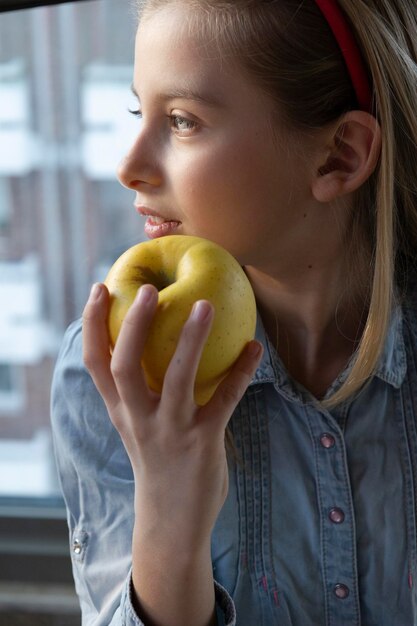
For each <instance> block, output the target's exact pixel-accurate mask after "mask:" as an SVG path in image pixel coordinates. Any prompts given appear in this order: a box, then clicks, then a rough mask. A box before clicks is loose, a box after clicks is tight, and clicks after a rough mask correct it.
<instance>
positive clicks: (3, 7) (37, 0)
mask: <svg viewBox="0 0 417 626" xmlns="http://www.w3.org/2000/svg"><path fill="white" fill-rule="evenodd" d="M86 1H87V0H43V1H42V0H0V13H5V12H6V11H18V10H20V9H33V8H35V7H42V6H50V5H53V4H65V3H66V2H72V3H75V2H86ZM90 1H91V0H90Z"/></svg>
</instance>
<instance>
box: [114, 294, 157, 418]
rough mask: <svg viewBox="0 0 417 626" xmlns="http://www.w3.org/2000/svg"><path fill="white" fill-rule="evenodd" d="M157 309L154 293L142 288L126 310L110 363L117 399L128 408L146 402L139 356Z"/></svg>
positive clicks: (146, 390)
mask: <svg viewBox="0 0 417 626" xmlns="http://www.w3.org/2000/svg"><path fill="white" fill-rule="evenodd" d="M157 305H158V291H157V289H156V288H155V287H154V286H153V285H143V286H142V287H141V288H140V289H139V291H138V294H137V296H136V298H135V300H134V302H133V304H132V305H131V307H130V308H129V310H128V312H127V314H126V317H125V319H124V321H123V324H122V327H121V329H120V333H119V336H118V338H117V342H116V345H115V347H114V350H113V356H112V360H111V371H112V374H113V378H114V381H115V384H116V387H117V391H118V393H119V395H120V398H121V399H122V400H123V402H125V403H126V404H127V405H128V406H132V407H133V406H138V403H139V402H140V405H139V406H142V408H146V407H145V406H144V405H145V404H146V402H147V401H149V400H150V398H151V394H150V391H149V389H148V386H147V384H146V379H145V375H144V373H143V369H142V366H141V358H142V353H143V350H144V347H145V343H146V339H147V337H148V331H149V327H150V325H151V323H152V320H153V317H154V314H155V311H156V307H157Z"/></svg>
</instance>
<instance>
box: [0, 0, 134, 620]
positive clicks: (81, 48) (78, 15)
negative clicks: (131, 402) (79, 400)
mask: <svg viewBox="0 0 417 626" xmlns="http://www.w3.org/2000/svg"><path fill="white" fill-rule="evenodd" d="M52 4H54V5H56V6H52ZM29 5H32V7H33V6H36V8H30V9H29V8H28V9H26V8H24V7H27V6H29ZM37 5H39V6H37ZM40 5H51V6H40ZM16 7H19V8H21V9H22V10H13V11H6V9H8V8H16ZM0 9H1V10H2V11H3V12H2V13H0V561H1V562H2V567H1V568H0V570H1V571H2V573H0V583H1V582H2V581H3V583H4V582H5V581H7V580H8V579H10V578H11V579H12V580H17V579H18V578H19V576H22V572H25V573H24V574H23V575H24V576H25V577H26V578H25V582H30V580H31V577H32V578H33V577H35V576H36V577H37V579H38V580H40V581H42V580H48V577H51V580H53V581H55V583H59V582H62V583H68V584H70V583H71V582H72V577H71V572H70V566H69V563H68V560H67V550H68V548H67V531H66V521H65V510H64V506H63V501H62V498H61V495H60V491H59V486H58V482H57V476H56V472H55V466H54V460H53V452H52V444H51V431H50V417H49V398H50V384H51V377H52V372H53V367H54V363H55V359H56V356H57V352H58V349H59V346H60V344H61V341H62V337H63V333H64V331H65V328H66V327H67V326H68V324H69V323H70V322H71V321H72V320H74V319H76V318H77V317H79V316H80V315H81V313H82V309H83V306H84V304H85V301H86V299H87V296H88V292H89V288H90V285H91V284H92V282H94V281H96V280H102V279H103V278H104V276H105V274H106V272H107V270H108V268H109V267H110V266H111V264H112V263H113V262H114V260H115V259H116V258H117V257H118V256H119V255H120V253H121V252H122V251H123V250H125V249H126V248H128V247H129V246H131V245H133V243H137V242H138V241H140V240H142V239H143V223H142V222H141V220H140V218H138V216H137V214H136V213H135V211H134V209H133V194H132V192H130V191H128V190H126V189H124V188H123V187H122V186H121V185H120V184H119V183H118V181H117V179H116V168H117V164H118V162H119V160H120V158H121V157H122V155H123V154H124V152H125V151H126V150H127V148H128V147H129V145H130V143H131V141H132V139H133V137H134V135H135V133H136V132H137V124H138V121H137V120H135V119H133V118H132V116H130V115H129V113H128V108H129V107H132V106H134V102H133V100H132V94H131V92H130V84H131V82H132V75H133V51H134V36H135V19H134V2H133V0H132V1H131V0H125V1H123V2H120V0H82V1H78V2H69V1H66V2H61V3H60V4H57V3H51V2H30V0H27V1H25V0H21V1H19V0H16V1H15V2H8V1H2V2H0ZM41 520H42V524H41ZM28 525H29V526H28ZM28 529H29V530H28ZM46 529H47V530H46ZM29 535H30V536H31V537H33V539H30V537H29ZM50 538H52V539H51V541H49V539H50ZM37 542H38V543H37ZM39 542H41V543H42V546H43V549H42V550H40V549H39V545H40V544H39ZM25 559H26V560H25ZM48 559H49V560H48ZM19 563H20V564H21V568H20V570H19V572H20V573H19V572H18V571H17V569H16V568H17V566H18V564H19ZM51 564H53V565H51ZM31 572H32V574H31ZM5 593H6V592H5ZM7 594H9V596H10V594H12V590H11V589H8V590H7ZM18 595H19V603H22V596H21V594H18ZM53 595H54V597H55V598H56V597H58V596H57V595H56V593H55V592H54V594H53ZM9 596H8V597H9ZM0 597H1V588H0ZM10 597H12V596H10ZM37 602H38V606H39V602H40V603H41V604H42V602H41V600H39V596H38V599H37ZM64 604H65V603H64ZM2 619H3V616H2V614H1V613H0V622H2ZM6 621H7V620H6ZM2 623H3V622H2ZM5 623H6V622H5ZM7 623H9V622H7ZM19 623H20V622H19ZM22 623H23V622H22ZM25 623H26V622H25ZM28 623H29V622H28ZM30 623H31V624H36V623H37V622H35V621H34V620H32V621H31V622H30ZM42 623H44V622H42ZM45 623H46V622H45ZM54 623H55V622H54ZM59 623H60V624H61V623H62V624H64V623H66V622H64V621H60V622H59Z"/></svg>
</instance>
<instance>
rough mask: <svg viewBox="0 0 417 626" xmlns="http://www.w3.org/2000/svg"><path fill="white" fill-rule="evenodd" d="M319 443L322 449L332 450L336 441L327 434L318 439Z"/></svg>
mask: <svg viewBox="0 0 417 626" xmlns="http://www.w3.org/2000/svg"><path fill="white" fill-rule="evenodd" d="M320 443H321V445H322V446H323V448H333V446H334V445H335V443H336V440H335V438H334V437H333V436H332V435H330V434H329V433H323V434H322V436H321V437H320Z"/></svg>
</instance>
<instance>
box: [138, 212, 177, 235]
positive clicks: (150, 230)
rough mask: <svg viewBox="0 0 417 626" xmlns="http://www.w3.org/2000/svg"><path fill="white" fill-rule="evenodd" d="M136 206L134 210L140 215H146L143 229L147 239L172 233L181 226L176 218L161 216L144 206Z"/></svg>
mask: <svg viewBox="0 0 417 626" xmlns="http://www.w3.org/2000/svg"><path fill="white" fill-rule="evenodd" d="M135 206H136V210H137V211H138V213H139V214H140V215H142V216H143V217H146V218H147V220H146V222H145V226H144V231H145V234H146V236H147V237H149V239H156V238H157V237H164V236H166V235H173V234H175V232H176V231H177V230H178V227H179V226H181V222H179V221H178V220H173V219H170V218H169V217H166V216H162V215H160V214H159V213H157V212H156V211H154V210H153V209H150V208H149V207H144V206H137V205H135Z"/></svg>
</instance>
